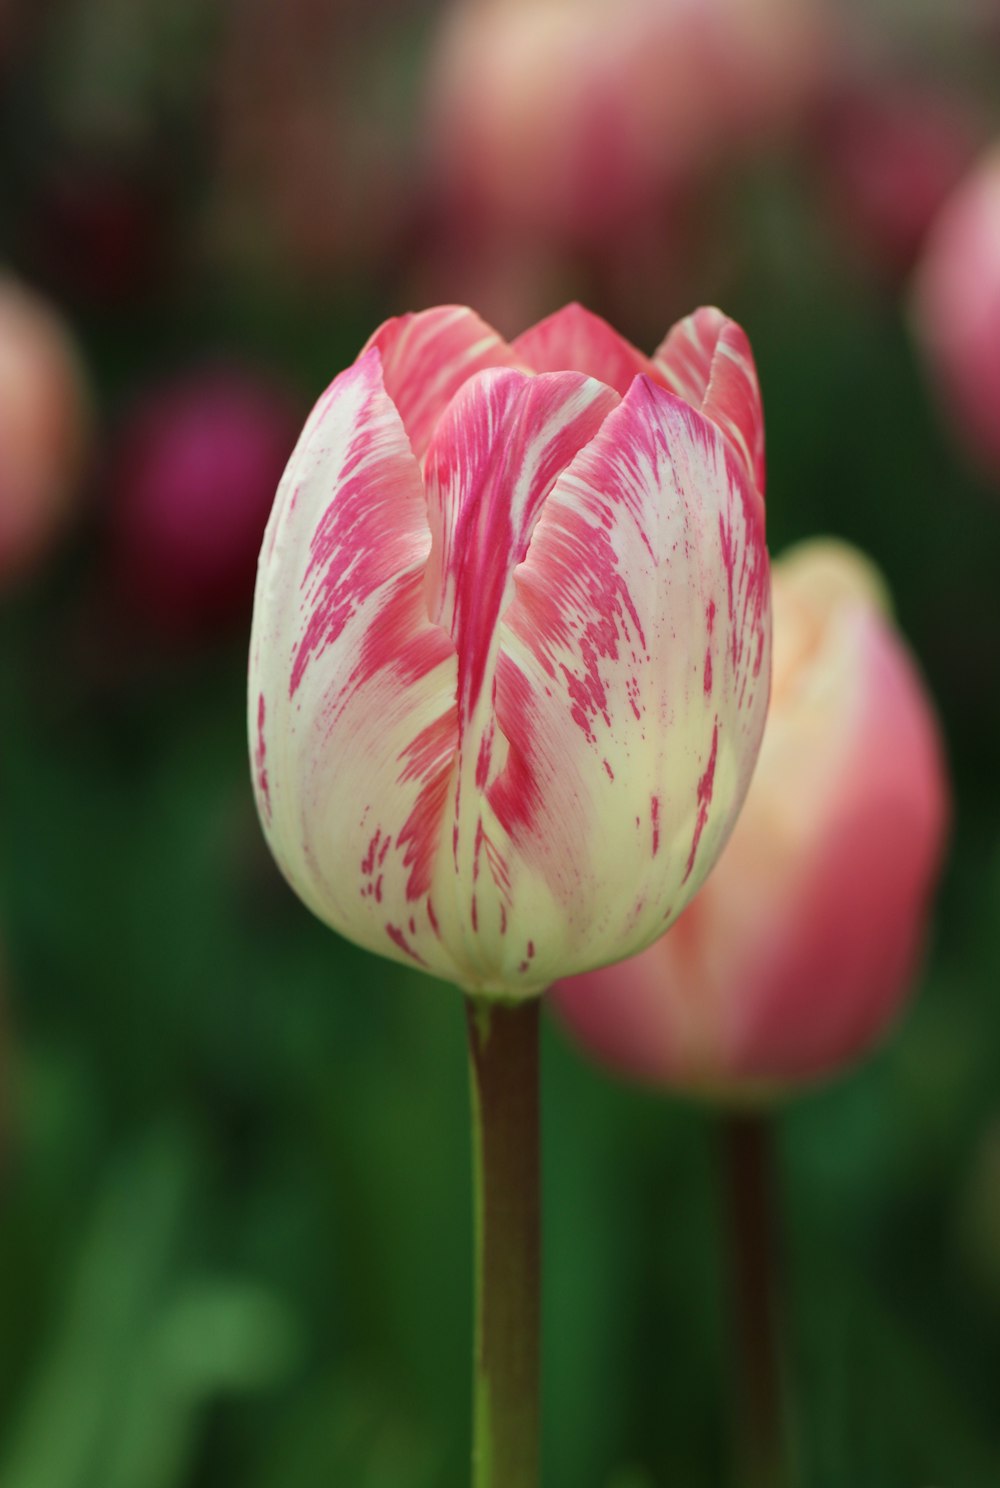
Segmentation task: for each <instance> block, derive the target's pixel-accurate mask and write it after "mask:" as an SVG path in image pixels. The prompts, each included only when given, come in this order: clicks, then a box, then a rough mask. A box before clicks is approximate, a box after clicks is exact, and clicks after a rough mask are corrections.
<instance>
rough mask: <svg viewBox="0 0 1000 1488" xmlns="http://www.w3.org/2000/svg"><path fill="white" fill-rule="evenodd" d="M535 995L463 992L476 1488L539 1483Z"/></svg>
mask: <svg viewBox="0 0 1000 1488" xmlns="http://www.w3.org/2000/svg"><path fill="white" fill-rule="evenodd" d="M540 1002H541V999H540V998H538V997H533V998H531V999H530V1000H529V1001H527V1002H523V1003H519V1004H515V1005H513V1006H504V1005H501V1004H498V1003H491V1002H486V1001H483V1000H478V999H475V998H473V997H467V998H466V1014H467V1019H468V1029H469V1070H470V1076H471V1084H472V1171H473V1186H474V1187H473V1191H474V1203H475V1258H476V1260H475V1309H476V1331H475V1354H474V1360H473V1367H474V1376H473V1378H474V1395H473V1425H472V1483H473V1488H535V1485H536V1484H537V1483H538V1455H539V1451H538V1449H539V1406H538V1377H539V1342H538V1338H539V1260H540V1243H539V1242H540V1221H539V1211H540V1203H539V1198H540V1189H539V1140H538V1015H539V1005H540Z"/></svg>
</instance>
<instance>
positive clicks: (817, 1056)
mask: <svg viewBox="0 0 1000 1488" xmlns="http://www.w3.org/2000/svg"><path fill="white" fill-rule="evenodd" d="M773 573H774V680H773V691H772V698H771V707H770V713H769V716H768V721H767V728H766V731H765V734H764V742H763V746H762V748H761V752H760V758H759V760H758V762H757V769H756V772H755V774H754V778H753V783H752V785H751V787H750V792H749V794H748V796H747V800H746V804H745V805H744V808H743V812H742V815H741V816H740V819H739V821H738V823H737V825H736V829H735V831H734V832H733V835H732V838H731V839H730V841H729V844H728V846H727V847H726V850H725V852H724V853H723V855H722V858H721V860H720V862H719V864H718V866H717V867H716V869H715V870H714V872H713V873H712V875H711V877H710V878H709V880H708V882H707V884H706V885H705V887H704V888H703V889H702V890H701V892H700V893H699V895H698V897H697V899H696V900H695V901H694V903H693V904H692V905H691V906H690V908H689V909H688V910H687V911H686V913H685V914H684V916H683V917H682V918H681V920H680V921H679V923H678V924H677V925H676V926H675V928H674V929H673V930H671V931H670V932H669V933H668V934H667V935H665V936H664V937H663V938H662V939H661V940H659V941H657V943H656V944H655V945H653V946H651V947H650V948H649V949H648V950H647V951H645V952H644V953H643V954H642V955H641V956H638V957H636V958H635V959H634V960H632V961H629V962H627V963H626V964H624V965H622V966H616V967H610V968H607V969H606V970H603V971H597V972H594V973H592V974H591V975H588V976H583V977H579V978H576V979H575V980H572V981H567V982H563V983H561V984H560V985H558V986H557V987H555V988H554V989H553V994H552V996H553V1001H554V1004H555V1006H556V1008H557V1010H558V1013H559V1016H560V1018H561V1020H562V1021H563V1022H564V1023H565V1025H566V1027H567V1028H568V1030H569V1031H570V1033H571V1034H572V1036H573V1037H574V1039H576V1040H577V1041H578V1042H579V1043H580V1044H581V1045H582V1046H583V1047H584V1048H585V1049H587V1050H588V1051H589V1052H590V1053H592V1054H593V1055H594V1056H595V1057H596V1058H598V1059H599V1060H600V1061H601V1062H602V1063H605V1064H608V1065H610V1066H611V1067H613V1068H615V1069H617V1070H619V1071H620V1072H622V1073H624V1074H626V1075H630V1076H633V1077H635V1078H638V1079H641V1080H645V1081H649V1082H652V1083H656V1084H663V1085H667V1086H673V1087H676V1088H680V1089H687V1090H694V1091H702V1092H704V1093H711V1094H716V1095H718V1094H722V1095H728V1096H730V1097H732V1098H735V1099H740V1098H747V1097H753V1096H758V1095H761V1094H764V1093H766V1092H768V1091H772V1090H775V1089H780V1088H781V1087H785V1086H794V1085H796V1084H798V1083H800V1082H802V1081H806V1080H811V1079H814V1078H816V1077H819V1076H822V1075H827V1074H830V1073H832V1072H834V1071H836V1070H838V1069H841V1068H843V1067H844V1066H846V1065H848V1064H850V1063H851V1062H852V1061H853V1060H855V1059H857V1058H858V1057H859V1056H860V1055H862V1054H863V1053H864V1052H865V1051H866V1050H868V1049H869V1048H870V1047H871V1046H872V1044H873V1043H874V1042H875V1041H876V1040H877V1039H878V1038H879V1037H880V1036H881V1035H882V1034H883V1033H884V1032H885V1030H886V1028H887V1027H888V1026H889V1024H890V1023H891V1022H892V1020H893V1018H894V1017H895V1015H896V1013H897V1012H898V1010H899V1008H900V1005H901V1003H902V1001H903V999H904V998H905V996H906V994H907V991H908V990H909V988H910V987H911V986H912V983H913V975H914V966H915V962H916V959H917V955H918V952H919V950H920V947H921V944H922V942H923V939H924V934H925V930H926V924H927V912H928V901H929V897H930V894H931V890H932V888H933V886H934V884H935V881H936V879H937V875H938V871H939V869H940V865H941V857H942V849H943V843H944V837H945V831H946V827H947V821H948V815H949V810H948V801H949V797H948V788H947V783H946V779H945V773H944V768H943V763H942V756H941V746H940V740H939V737H938V730H937V725H936V722H935V717H934V712H933V708H932V706H931V703H930V701H929V699H928V697H927V694H926V691H925V689H924V686H923V683H922V681H921V679H920V677H919V675H918V673H917V670H916V667H915V666H914V663H913V660H912V658H911V656H910V654H909V652H908V651H907V649H906V646H905V644H904V643H903V641H902V640H901V638H900V636H899V634H898V632H897V631H896V630H895V628H894V626H893V625H892V623H891V621H890V619H889V616H888V614H887V613H886V610H885V608H884V599H885V596H884V590H883V586H882V582H881V579H880V577H879V576H878V574H877V573H876V572H875V570H874V569H873V568H872V567H871V565H870V564H869V563H868V562H867V560H865V559H864V558H862V556H861V555H860V554H859V553H857V552H855V551H854V550H852V549H850V548H847V547H845V546H843V545H841V544H839V543H833V542H816V543H810V544H805V545H803V546H802V547H801V548H798V549H796V550H793V551H792V552H791V553H789V554H788V555H787V556H786V557H784V558H782V559H781V560H780V561H778V562H777V563H776V564H775V566H774V571H773Z"/></svg>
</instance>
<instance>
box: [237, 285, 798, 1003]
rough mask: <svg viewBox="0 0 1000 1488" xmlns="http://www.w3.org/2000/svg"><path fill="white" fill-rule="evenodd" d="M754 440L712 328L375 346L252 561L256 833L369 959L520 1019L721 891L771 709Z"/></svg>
mask: <svg viewBox="0 0 1000 1488" xmlns="http://www.w3.org/2000/svg"><path fill="white" fill-rule="evenodd" d="M763 475H764V470H763V423H762V417H761V409H760V401H759V392H758V388H757V377H756V372H755V369H754V364H753V359H752V356H751V352H750V347H749V344H748V342H747V339H746V337H745V336H744V334H743V332H742V331H741V330H740V329H739V327H738V326H736V325H734V324H733V322H732V321H729V320H727V319H726V318H725V317H724V316H723V315H721V314H720V313H719V312H718V311H716V310H700V311H698V312H697V313H696V314H695V315H693V316H691V317H689V319H687V320H685V321H683V322H682V323H681V324H680V325H678V326H677V327H675V328H674V330H673V331H672V332H671V333H670V335H669V336H668V337H667V338H666V340H665V341H664V343H663V345H662V346H661V347H660V349H659V351H658V352H657V353H656V354H655V355H654V357H653V358H652V359H649V358H647V357H645V356H643V355H642V354H641V353H640V352H638V351H637V350H636V349H635V348H634V347H633V346H631V345H630V344H629V343H628V342H627V341H625V340H624V339H623V338H622V337H620V336H619V335H618V334H617V333H616V332H615V331H613V330H612V329H611V327H610V326H609V325H607V324H606V323H605V322H604V321H601V320H599V319H598V318H597V317H596V316H592V315H589V314H588V313H587V312H585V311H583V310H582V309H580V307H579V306H569V307H568V308H566V309H565V310H562V311H560V312H559V313H558V314H556V315H554V316H552V317H550V318H549V319H548V320H547V321H543V322H542V323H541V324H539V325H536V326H535V327H534V328H533V329H531V330H529V331H527V332H525V333H524V335H522V336H520V337H519V338H518V339H517V340H516V341H514V342H513V343H512V344H508V343H507V342H505V341H503V340H502V339H501V338H500V336H498V335H497V333H496V332H495V331H493V330H491V328H490V327H489V326H487V325H486V324H484V322H483V321H482V320H480V319H479V317H478V316H476V315H475V314H473V312H472V311H471V310H467V309H463V308H460V307H454V306H448V307H442V308H437V309H434V310H428V311H424V312H423V313H421V314H417V315H405V316H402V317H400V318H399V319H396V320H391V321H388V322H387V323H386V324H385V325H383V326H382V327H381V329H380V330H378V331H376V332H375V334H374V336H373V337H372V338H371V340H370V341H369V343H368V345H367V347H366V348H365V350H364V351H363V352H362V353H361V355H360V356H359V357H358V360H357V361H356V362H355V363H354V365H353V366H352V367H350V368H348V370H347V371H346V372H342V373H341V374H340V376H339V377H337V378H336V379H335V380H334V382H333V383H332V384H331V386H330V387H329V389H328V390H327V392H326V393H325V394H324V396H323V397H322V398H321V399H320V401H319V403H318V404H317V406H316V408H315V409H314V411H313V414H312V416H311V417H310V419H309V421H308V423H307V424H306V427H305V430H304V432H303V434H302V437H301V439H300V441H299V444H298V447H297V448H296V451H295V454H294V455H293V457H292V460H291V463H290V465H289V467H288V469H287V471H286V472H285V477H284V480H283V481H282V484H281V487H280V489H279V491H278V496H277V499H276V501H275V505H274V510H273V512H272V514H271V519H270V523H269V525H268V529H267V533H266V535H265V539H264V547H263V551H262V553H261V559H260V568H259V574H258V581H257V593H256V600H255V607H254V621H253V632H252V637H251V655H250V695H249V708H250V716H249V723H250V740H251V755H252V765H253V777H254V785H255V790H256V798H257V805H258V809H259V813H260V818H261V822H262V825H263V828H264V832H265V835H266V837H267V840H268V842H269V844H270V846H271V849H272V851H273V853H274V855H275V857H276V858H277V860H278V863H279V865H280V867H281V869H282V871H283V872H284V874H285V876H286V877H287V879H288V881H289V882H290V884H291V885H292V887H293V888H294V889H295V891H296V892H297V893H298V894H299V896H300V897H301V898H302V899H303V900H304V901H305V902H306V904H307V905H309V907H310V908H311V909H313V910H314V911H315V913H316V914H317V915H318V916H319V917H320V918H321V919H323V920H325V921H326V922H327V923H328V924H330V925H332V926H333V927H334V928H335V929H337V930H339V931H340V932H341V933H342V934H344V935H347V936H349V937H350V938H351V939H352V940H354V941H357V942H358V944H360V945H363V946H366V947H368V948H369V949H371V950H374V951H378V952H380V953H381V954H382V955H386V956H390V957H393V958H395V959H397V960H400V961H403V962H405V963H408V964H410V965H414V966H419V967H422V968H424V969H425V970H427V971H429V972H432V973H434V974H435V975H437V976H441V977H444V978H446V979H448V980H451V981H453V982H456V983H457V984H458V985H459V986H461V987H463V988H465V989H466V990H468V991H474V992H476V993H481V994H489V995H496V996H500V997H506V998H510V999H515V998H519V997H522V996H526V995H529V994H532V993H537V992H538V991H540V990H541V989H542V988H543V987H545V986H546V985H548V984H549V983H550V982H551V981H552V980H553V978H554V977H556V976H557V975H559V974H560V973H566V972H570V971H578V970H584V969H586V968H588V967H591V966H595V965H597V964H599V963H601V962H603V961H607V960H610V959H612V958H615V957H620V956H624V955H628V954H629V953H630V952H632V951H635V950H638V949H639V948H640V947H642V946H644V945H646V944H648V943H649V942H650V941H651V940H653V939H655V937H656V936H657V935H658V934H660V932H661V931H662V929H663V927H664V926H666V925H667V924H669V923H670V921H671V920H672V919H673V918H674V917H675V916H676V915H677V914H679V913H680V910H681V908H682V907H683V905H684V904H685V903H686V902H687V900H688V899H689V898H690V897H691V895H692V894H693V893H694V891H695V888H696V887H697V885H698V884H699V883H700V882H701V880H702V879H703V878H704V876H705V874H706V873H707V872H708V869H709V866H710V865H711V863H712V862H713V860H714V858H715V856H716V854H717V853H718V851H719V849H720V847H721V844H722V842H723V841H724V839H725V837H726V835H727V833H728V831H729V828H730V826H731V824H732V821H733V819H734V817H735V815H736V812H737V811H738V809H739V804H740V801H741V800H742V797H743V795H744V792H745V790H746V786H747V784H748V781H749V777H750V772H751V770H752V768H753V762H754V759H755V757H756V753H757V748H758V744H759V738H760V734H761V731H762V729H763V723H764V715H765V711H766V707H767V693H768V679H769V675H770V664H769V660H770V650H769V648H770V602H769V601H770V585H769V582H768V564H767V553H766V549H765V546H764V505H763Z"/></svg>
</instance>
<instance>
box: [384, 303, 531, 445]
mask: <svg viewBox="0 0 1000 1488" xmlns="http://www.w3.org/2000/svg"><path fill="white" fill-rule="evenodd" d="M373 346H376V347H378V350H379V352H380V353H381V356H382V376H383V379H384V381H385V387H386V391H387V392H388V394H389V396H390V398H391V399H392V401H393V402H394V403H395V405H396V407H397V409H398V410H399V415H400V417H401V418H402V420H403V423H404V425H405V426H406V432H407V434H408V435H409V436H410V444H411V445H412V447H413V452H414V454H415V455H416V456H417V458H418V459H421V458H422V457H423V455H424V452H425V450H426V449H427V446H428V444H429V443H430V438H431V435H432V434H433V432H434V426H435V425H436V424H437V421H438V419H439V418H440V417H441V414H442V413H443V412H444V410H445V408H446V407H447V406H448V404H449V403H450V402H451V399H452V398H453V397H454V395H455V394H456V393H457V392H458V390H459V388H460V387H461V386H462V384H463V383H465V382H466V381H467V380H468V379H469V378H470V377H471V376H472V375H473V374H474V373H476V372H481V371H483V370H484V369H485V368H487V367H520V366H522V365H523V364H522V362H521V360H520V358H519V357H518V356H517V354H516V353H515V352H514V350H513V349H512V348H511V347H510V346H508V344H507V342H506V341H505V340H504V339H503V337H502V336H500V335H499V334H498V333H497V332H496V331H495V330H493V328H492V326H488V325H487V324H486V322H485V321H484V320H481V319H480V318H479V316H478V315H477V314H476V313H475V311H473V310H469V309H467V308H466V307H465V306H464V305H438V306H435V308H434V309H432V310H420V311H417V312H416V313H411V314H409V315H397V316H396V317H395V318H394V319H393V320H387V321H386V322H385V323H384V324H383V325H381V326H379V328H378V330H377V331H375V332H374V334H373V335H372V336H371V337H370V338H369V340H368V342H367V344H366V346H365V348H364V349H365V351H368V350H369V349H370V348H371V347H373ZM362 354H363V353H362Z"/></svg>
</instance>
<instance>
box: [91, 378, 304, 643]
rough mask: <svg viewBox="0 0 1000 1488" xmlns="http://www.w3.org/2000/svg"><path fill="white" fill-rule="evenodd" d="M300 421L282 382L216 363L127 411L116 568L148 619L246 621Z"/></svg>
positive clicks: (184, 626) (115, 489) (118, 460)
mask: <svg viewBox="0 0 1000 1488" xmlns="http://www.w3.org/2000/svg"><path fill="white" fill-rule="evenodd" d="M297 424H298V415H297V412H296V409H295V405H294V403H292V401H291V400H290V399H289V397H288V395H287V394H286V392H285V390H284V389H283V388H281V387H278V386H276V385H274V384H272V382H271V381H270V380H268V379H266V378H264V377H261V376H258V375H256V374H252V373H250V372H248V371H245V370H242V369H240V368H237V367H224V366H214V367H200V368H197V369H195V370H193V371H189V372H187V373H184V374H182V375H180V376H178V377H176V378H175V379H173V380H172V381H170V382H168V383H166V384H165V385H162V386H160V387H156V388H152V389H150V390H148V391H147V392H146V393H145V394H144V396H143V397H142V398H141V400H140V401H139V403H138V404H137V405H136V406H135V407H134V408H133V409H132V410H131V412H130V413H129V414H128V416H127V417H126V418H125V420H124V422H123V424H122V427H121V430H120V432H119V435H118V440H117V445H116V448H115V450H114V453H113V459H112V472H111V481H110V484H111V495H112V506H111V513H110V520H111V529H112V530H111V553H112V563H113V568H114V574H115V579H116V584H117V587H118V589H119V591H120V592H121V594H122V595H123V596H124V598H125V600H126V602H127V603H128V605H129V607H130V608H131V610H132V611H133V613H134V614H136V615H138V616H139V617H140V618H141V619H142V620H143V621H144V622H145V623H146V625H147V626H149V627H151V628H152V629H153V630H155V631H157V632H158V633H159V634H161V635H164V636H166V637H167V638H168V639H171V640H186V639H189V638H195V637H200V636H206V635H209V634H211V633H212V632H213V631H216V630H219V629H221V628H224V627H225V626H226V625H227V624H228V623H230V622H232V621H234V620H236V619H237V618H238V617H240V616H241V615H242V616H243V618H244V620H245V619H246V617H248V616H249V613H250V605H251V600H252V596H253V583H254V565H255V560H256V556H257V552H258V550H259V548H260V541H261V537H262V536H263V532H264V527H265V525H266V523H267V517H268V512H269V511H270V507H271V501H272V499H273V494H274V487H275V485H276V483H277V481H278V480H279V479H280V477H281V472H282V470H283V469H284V467H285V464H286V463H287V460H288V455H289V453H290V451H291V450H292V448H293V447H294V444H295V435H296V429H297Z"/></svg>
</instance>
